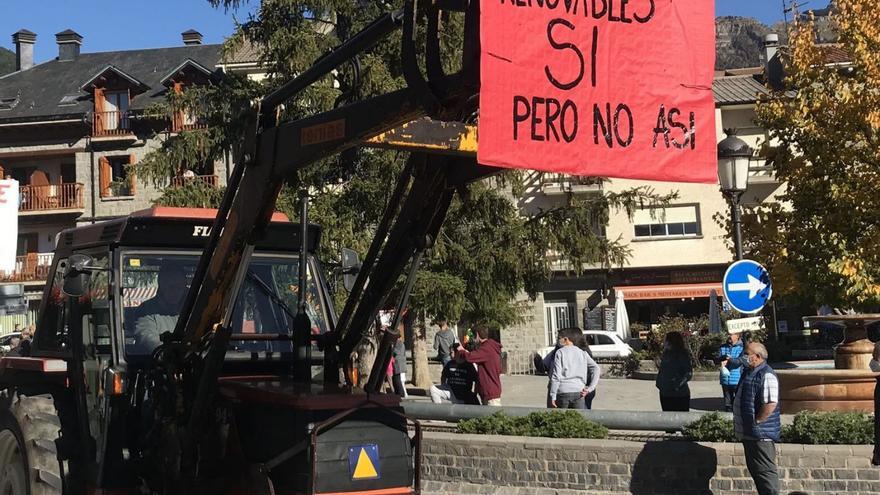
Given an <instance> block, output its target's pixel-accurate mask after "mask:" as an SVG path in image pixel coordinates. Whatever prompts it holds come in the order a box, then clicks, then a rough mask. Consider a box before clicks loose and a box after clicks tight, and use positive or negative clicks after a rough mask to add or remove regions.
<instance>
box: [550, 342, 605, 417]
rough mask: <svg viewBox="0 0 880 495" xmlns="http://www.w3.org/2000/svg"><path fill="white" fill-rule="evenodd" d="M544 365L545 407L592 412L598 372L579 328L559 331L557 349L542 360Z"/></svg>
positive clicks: (599, 371) (599, 373) (598, 369)
mask: <svg viewBox="0 0 880 495" xmlns="http://www.w3.org/2000/svg"><path fill="white" fill-rule="evenodd" d="M543 364H544V369H545V370H547V376H549V377H550V380H549V381H548V383H547V407H549V408H555V409H592V407H593V399H595V398H596V388H597V387H598V385H599V377H600V375H601V370H600V368H599V365H598V364H596V361H595V360H593V354H592V352H590V346H589V345H588V344H587V339H586V338H585V337H584V333H583V331H581V329H580V328H577V327H571V328H563V329H562V330H560V331H559V333H558V335H557V341H556V348H554V349H553V350H552V351H550V352H549V353H548V354H547V356H545V357H544V363H543Z"/></svg>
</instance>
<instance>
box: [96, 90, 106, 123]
mask: <svg viewBox="0 0 880 495" xmlns="http://www.w3.org/2000/svg"><path fill="white" fill-rule="evenodd" d="M103 130H104V89H103V88H95V122H94V134H99V133H100V132H101V131H103Z"/></svg>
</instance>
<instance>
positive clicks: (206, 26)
mask: <svg viewBox="0 0 880 495" xmlns="http://www.w3.org/2000/svg"><path fill="white" fill-rule="evenodd" d="M687 1H695V0H685V3H687ZM783 1H784V0H716V2H715V10H716V14H717V15H719V16H722V15H740V16H747V17H756V18H758V19H759V20H760V21H761V22H764V23H765V24H773V23H775V22H777V21H780V20H782V3H783ZM785 1H787V2H790V1H791V0H785ZM801 3H802V4H803V3H806V4H807V5H806V8H822V7H824V6H825V5H827V3H828V2H827V0H810V1H809V2H805V1H803V0H802V1H801ZM258 5H259V0H248V1H247V2H245V5H244V6H243V7H242V8H240V9H239V10H238V11H233V12H224V11H223V10H222V9H214V8H213V7H211V5H210V4H209V3H208V1H207V0H149V1H145V0H88V1H84V0H0V46H2V47H5V48H8V49H10V50H13V51H15V47H14V46H13V44H12V38H11V35H12V33H14V32H16V31H18V30H19V29H22V28H25V29H28V30H30V31H33V32H35V33H37V44H36V46H35V57H34V58H35V59H36V62H37V63H40V62H45V61H47V60H50V59H52V58H54V57H55V56H56V55H57V51H58V49H57V47H56V45H55V33H58V32H60V31H64V30H65V29H68V28H69V29H73V30H74V31H76V32H77V33H79V34H80V35H82V36H83V38H84V39H83V46H82V51H83V52H102V51H115V50H130V49H137V48H158V47H167V46H180V45H181V44H182V42H181V38H180V33H182V32H183V31H186V30H187V29H195V30H196V31H199V32H200V33H202V35H203V36H204V43H220V42H222V41H223V39H224V37H226V36H229V34H231V33H232V32H233V30H234V27H235V19H236V18H237V19H238V20H240V21H244V20H246V19H247V16H248V14H250V13H251V12H253V11H254V10H255V9H256V8H257V6H258Z"/></svg>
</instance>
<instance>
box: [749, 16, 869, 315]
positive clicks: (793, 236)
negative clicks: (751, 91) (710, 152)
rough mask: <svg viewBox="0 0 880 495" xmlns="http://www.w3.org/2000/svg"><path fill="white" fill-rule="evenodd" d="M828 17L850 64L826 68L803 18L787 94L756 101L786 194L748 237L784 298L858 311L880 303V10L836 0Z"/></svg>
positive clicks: (796, 31) (793, 39)
mask: <svg viewBox="0 0 880 495" xmlns="http://www.w3.org/2000/svg"><path fill="white" fill-rule="evenodd" d="M833 16H834V17H833V20H834V22H835V23H836V24H837V27H838V29H839V36H840V38H839V44H840V47H841V48H843V49H844V50H845V51H846V52H847V53H848V54H849V55H850V58H851V61H852V62H851V63H850V64H835V65H831V64H827V63H826V62H825V50H826V47H823V46H822V45H817V44H816V42H815V37H814V34H813V33H814V32H813V26H812V20H811V19H808V20H806V21H801V22H799V23H798V24H797V25H795V26H794V28H793V31H792V32H791V33H790V41H789V49H788V51H787V52H785V54H784V58H785V60H784V61H785V66H786V81H785V84H786V88H785V91H779V92H776V93H774V95H773V96H772V97H770V98H769V99H767V100H765V101H763V102H760V103H759V105H758V123H759V124H760V125H762V126H763V127H765V128H766V129H767V130H768V132H769V135H770V145H771V146H772V149H773V151H772V161H773V162H774V164H775V166H776V170H777V176H778V178H779V179H780V180H782V181H784V182H785V183H786V184H787V190H786V192H785V194H784V195H783V196H782V198H781V199H782V201H783V203H782V207H780V206H779V205H776V206H774V207H767V208H764V209H763V210H759V211H758V212H756V214H757V215H758V216H762V217H763V218H762V220H763V221H764V224H765V228H764V229H763V232H761V233H760V235H759V236H758V238H757V239H753V242H755V246H754V249H755V251H756V252H758V253H760V254H761V257H763V258H765V259H766V260H767V261H768V263H769V264H771V265H772V266H773V268H774V273H777V272H778V273H779V275H780V277H779V278H780V279H781V280H780V281H782V282H784V284H783V285H784V287H781V288H783V289H786V291H787V292H788V293H789V294H796V295H800V296H802V297H805V298H806V300H808V301H810V302H813V303H814V304H816V305H821V304H828V305H832V306H835V307H838V308H842V309H850V308H853V309H857V310H863V311H864V310H871V309H876V308H877V307H878V306H880V9H877V2H876V0H839V1H838V2H837V8H836V12H835V13H834V14H833ZM768 226H769V228H767V227H768Z"/></svg>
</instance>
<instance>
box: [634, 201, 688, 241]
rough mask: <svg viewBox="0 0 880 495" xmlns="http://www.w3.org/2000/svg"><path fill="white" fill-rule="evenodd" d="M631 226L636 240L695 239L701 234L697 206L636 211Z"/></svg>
mask: <svg viewBox="0 0 880 495" xmlns="http://www.w3.org/2000/svg"><path fill="white" fill-rule="evenodd" d="M633 226H634V231H635V232H634V234H635V237H636V238H651V237H662V238H669V237H671V238H676V237H697V236H699V235H701V234H702V230H701V229H700V210H699V207H698V206H697V205H686V206H669V207H666V208H645V209H641V210H636V212H635V214H634V215H633Z"/></svg>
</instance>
